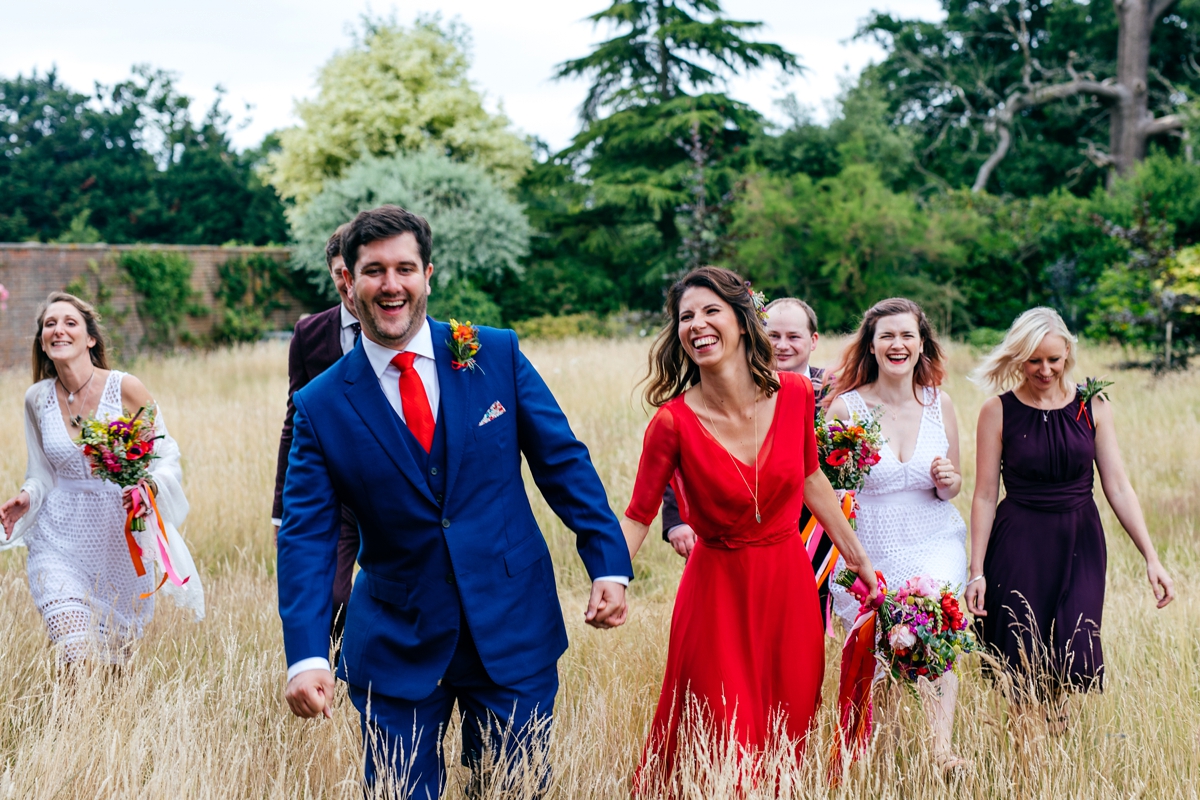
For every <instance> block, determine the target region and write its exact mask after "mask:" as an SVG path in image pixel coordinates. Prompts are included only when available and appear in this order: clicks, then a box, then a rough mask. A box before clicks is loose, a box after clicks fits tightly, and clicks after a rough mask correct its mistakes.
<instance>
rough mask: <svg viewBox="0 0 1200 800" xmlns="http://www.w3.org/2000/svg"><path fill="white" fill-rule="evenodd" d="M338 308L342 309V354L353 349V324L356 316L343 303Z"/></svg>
mask: <svg viewBox="0 0 1200 800" xmlns="http://www.w3.org/2000/svg"><path fill="white" fill-rule="evenodd" d="M338 308H340V309H341V310H342V331H341V334H342V355H346V354H347V353H349V352H350V351H351V350H353V349H354V325H355V323H357V322H358V318H357V317H355V316H354V315H353V314H351V313H350V309H348V308H346V304H345V303H342V304H341V305H340V306H338Z"/></svg>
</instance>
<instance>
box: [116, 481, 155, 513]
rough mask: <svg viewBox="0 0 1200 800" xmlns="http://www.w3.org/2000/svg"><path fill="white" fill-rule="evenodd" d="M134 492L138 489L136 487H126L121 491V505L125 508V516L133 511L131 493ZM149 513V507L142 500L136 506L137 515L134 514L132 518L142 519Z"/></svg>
mask: <svg viewBox="0 0 1200 800" xmlns="http://www.w3.org/2000/svg"><path fill="white" fill-rule="evenodd" d="M136 491H138V487H136V486H126V487H125V488H124V489H122V490H121V505H123V506H125V513H126V514H128V513H129V512H130V511H132V510H133V493H134V492H136ZM149 512H150V505H149V504H148V503H147V502H145V500H144V499H143V501H142V502H141V503H140V504H139V505H138V510H137V513H136V514H134V516H135V517H144V516H146V514H148V513H149Z"/></svg>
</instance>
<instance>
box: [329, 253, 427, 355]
mask: <svg viewBox="0 0 1200 800" xmlns="http://www.w3.org/2000/svg"><path fill="white" fill-rule="evenodd" d="M421 261H422V259H421V251H420V248H419V247H418V245H417V237H416V236H413V235H412V234H411V233H402V234H400V235H399V236H393V237H391V238H388V239H380V240H378V241H375V242H368V243H366V244H364V245H362V246H361V247H359V248H358V258H357V260H356V261H355V263H354V269H353V273H351V272H350V268H349V266H347V267H346V268H345V269H346V271H345V275H346V280H347V282H348V283H349V284H350V293H351V294H352V295H353V296H354V306H355V310H356V311H357V312H358V319H359V321H360V322H361V323H362V327H363V333H364V334H365V335H366V336H367V337H368V338H369V339H371V341H373V342H375V343H376V344H381V345H383V346H384V347H390V348H392V349H394V350H400V349H403V348H404V346H405V345H407V344H408V342H409V341H410V340H411V339H412V338H413V336H415V335H416V333H417V331H418V330H420V327H421V322H422V321H423V320H424V319H425V308H426V305H427V304H428V299H429V279H430V277H431V276H432V275H433V264H422V263H421Z"/></svg>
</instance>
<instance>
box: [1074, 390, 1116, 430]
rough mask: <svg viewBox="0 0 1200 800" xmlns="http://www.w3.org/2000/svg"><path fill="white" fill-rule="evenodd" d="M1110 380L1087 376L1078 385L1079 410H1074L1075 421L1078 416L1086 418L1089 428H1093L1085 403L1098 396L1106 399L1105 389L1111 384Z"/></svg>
mask: <svg viewBox="0 0 1200 800" xmlns="http://www.w3.org/2000/svg"><path fill="white" fill-rule="evenodd" d="M1112 385H1113V382H1112V381H1106V380H1102V379H1100V378H1088V379H1087V381H1086V382H1085V383H1083V384H1080V386H1079V410H1078V411H1076V412H1075V419H1076V421H1078V420H1079V418H1080V417H1083V418H1084V419H1086V420H1087V424H1088V427H1089V428H1092V429H1093V430H1094V429H1095V427H1096V426H1094V425H1092V418H1091V416H1089V415H1088V412H1087V404H1088V403H1090V402H1091V401H1092V400H1094V399H1096V398H1097V397H1099V398H1100V399H1101V400H1107V399H1108V392H1106V391H1105V389H1107V388H1108V387H1110V386H1112Z"/></svg>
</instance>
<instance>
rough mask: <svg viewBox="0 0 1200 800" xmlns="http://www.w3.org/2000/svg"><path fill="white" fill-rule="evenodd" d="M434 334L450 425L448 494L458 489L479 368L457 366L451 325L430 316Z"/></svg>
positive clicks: (444, 411) (445, 415)
mask: <svg viewBox="0 0 1200 800" xmlns="http://www.w3.org/2000/svg"><path fill="white" fill-rule="evenodd" d="M429 329H430V332H431V333H432V334H433V353H434V359H433V360H434V363H436V364H437V373H438V389H439V391H440V393H441V400H440V402H441V406H442V422H443V423H444V424H445V426H446V430H445V436H446V496H447V497H449V496H450V492H451V490H453V489H454V479H455V478H457V477H458V468H459V466H460V465H461V464H462V456H463V446H464V444H465V443H466V437H467V426H468V425H469V424H470V423H471V420H468V419H467V410H468V409H469V408H470V407H471V390H472V386H473V384H474V383H475V374H474V373H475V370H471V369H454V368H453V367H452V366H451V365H450V362H451V360H452V359H453V358H454V354H453V353H451V352H450V345H449V344H448V342H449V341H450V326H449V325H447V324H445V323H444V322H438V321H437V320H434V319H430V320H429Z"/></svg>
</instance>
